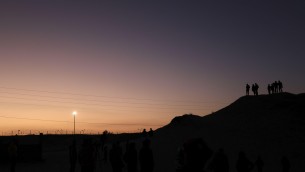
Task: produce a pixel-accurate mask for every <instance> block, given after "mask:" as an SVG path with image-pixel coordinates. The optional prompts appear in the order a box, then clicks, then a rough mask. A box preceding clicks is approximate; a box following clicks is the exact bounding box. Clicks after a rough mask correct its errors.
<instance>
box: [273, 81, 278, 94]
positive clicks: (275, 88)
mask: <svg viewBox="0 0 305 172" xmlns="http://www.w3.org/2000/svg"><path fill="white" fill-rule="evenodd" d="M278 88H279V85H278V83H277V82H276V81H275V82H274V92H275V93H278Z"/></svg>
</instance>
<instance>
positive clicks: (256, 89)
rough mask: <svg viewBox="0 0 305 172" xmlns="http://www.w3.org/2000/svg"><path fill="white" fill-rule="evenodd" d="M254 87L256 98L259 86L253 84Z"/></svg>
mask: <svg viewBox="0 0 305 172" xmlns="http://www.w3.org/2000/svg"><path fill="white" fill-rule="evenodd" d="M254 87H255V95H256V96H258V88H259V86H258V85H257V83H255V84H254Z"/></svg>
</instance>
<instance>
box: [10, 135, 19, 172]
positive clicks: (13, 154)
mask: <svg viewBox="0 0 305 172" xmlns="http://www.w3.org/2000/svg"><path fill="white" fill-rule="evenodd" d="M8 155H9V158H10V171H11V172H15V169H16V163H17V157H18V145H17V141H16V140H12V141H11V143H10V144H9V146H8Z"/></svg>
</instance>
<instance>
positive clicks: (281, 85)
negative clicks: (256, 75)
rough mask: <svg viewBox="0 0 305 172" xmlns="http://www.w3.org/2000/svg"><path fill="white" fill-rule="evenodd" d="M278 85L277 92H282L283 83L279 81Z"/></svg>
mask: <svg viewBox="0 0 305 172" xmlns="http://www.w3.org/2000/svg"><path fill="white" fill-rule="evenodd" d="M277 83H278V85H279V92H280V93H282V92H283V83H282V82H281V81H278V82H277Z"/></svg>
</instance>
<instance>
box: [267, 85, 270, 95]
mask: <svg viewBox="0 0 305 172" xmlns="http://www.w3.org/2000/svg"><path fill="white" fill-rule="evenodd" d="M267 90H268V94H269V95H270V94H271V86H270V84H268V87H267Z"/></svg>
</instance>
